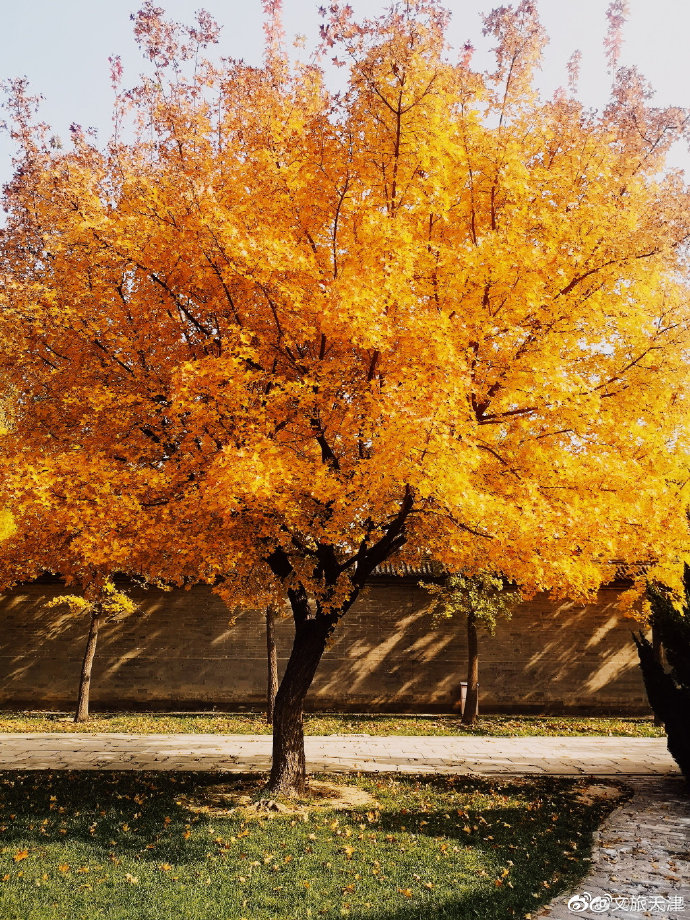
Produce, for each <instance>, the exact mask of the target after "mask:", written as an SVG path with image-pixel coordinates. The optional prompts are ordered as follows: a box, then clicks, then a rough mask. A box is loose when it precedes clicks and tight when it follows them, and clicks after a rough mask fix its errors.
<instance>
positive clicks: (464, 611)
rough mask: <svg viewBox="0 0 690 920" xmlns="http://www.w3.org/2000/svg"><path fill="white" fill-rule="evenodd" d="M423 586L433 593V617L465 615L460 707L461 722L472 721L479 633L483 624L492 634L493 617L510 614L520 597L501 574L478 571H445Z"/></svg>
mask: <svg viewBox="0 0 690 920" xmlns="http://www.w3.org/2000/svg"><path fill="white" fill-rule="evenodd" d="M423 587H424V588H425V589H426V590H427V591H428V592H429V593H430V594H431V595H432V597H433V599H434V600H433V605H432V611H433V615H434V618H435V619H439V618H448V617H465V618H466V621H467V692H466V694H465V701H464V705H463V707H462V723H463V725H472V724H473V723H474V721H475V720H476V717H477V702H478V696H479V635H478V630H479V628H480V627H484V628H485V629H487V630H488V631H489V633H490V634H491V635H492V636H493V634H494V632H495V630H496V621H497V620H498V619H500V618H501V617H504V618H507V617H510V616H511V614H512V612H513V608H514V607H515V605H516V604H518V603H519V602H520V600H521V595H520V592H519V591H518V590H516V589H515V588H510V587H506V585H505V582H504V579H503V578H502V577H501V576H500V575H495V574H493V573H491V572H478V573H477V574H476V575H464V574H462V573H457V574H454V575H446V576H445V577H444V579H443V582H442V583H441V584H427V583H424V584H423Z"/></svg>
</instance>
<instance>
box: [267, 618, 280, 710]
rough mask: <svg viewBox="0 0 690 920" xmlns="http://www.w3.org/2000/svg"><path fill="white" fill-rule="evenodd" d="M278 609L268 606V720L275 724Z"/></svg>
mask: <svg viewBox="0 0 690 920" xmlns="http://www.w3.org/2000/svg"><path fill="white" fill-rule="evenodd" d="M275 623H276V609H275V607H274V606H273V605H272V604H269V605H268V607H266V665H267V669H268V675H267V683H266V722H267V723H268V724H269V725H273V709H274V707H275V701H276V693H277V692H278V655H277V653H276V633H275Z"/></svg>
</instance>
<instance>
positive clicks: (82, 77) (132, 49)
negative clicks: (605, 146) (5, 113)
mask: <svg viewBox="0 0 690 920" xmlns="http://www.w3.org/2000/svg"><path fill="white" fill-rule="evenodd" d="M349 2H350V4H351V6H353V8H354V10H355V13H356V14H358V15H364V16H371V15H376V14H377V13H380V12H381V11H382V10H383V9H385V7H386V6H387V5H388V3H387V2H386V0H349ZM504 2H506V0H504ZM608 2H609V0H541V2H539V3H538V6H539V10H540V14H541V18H542V21H543V23H544V25H545V27H546V30H547V32H548V34H549V36H550V39H551V41H550V44H549V46H548V48H547V50H546V55H545V60H544V65H543V69H542V73H541V75H540V83H541V87H542V88H543V90H544V91H545V92H550V91H553V90H554V89H555V88H557V87H558V86H560V85H563V84H565V82H566V69H565V64H566V61H567V60H568V58H569V57H570V55H571V54H572V53H573V51H575V50H576V49H579V50H580V51H581V52H582V66H581V83H580V86H581V98H582V99H583V101H584V102H585V103H586V104H587V105H589V106H592V107H601V106H603V105H604V104H605V102H606V99H607V87H608V85H609V77H608V75H607V73H606V65H605V59H604V54H603V38H604V35H605V32H606V16H605V13H606V8H607V6H608ZM323 3H326V4H327V0H283V10H284V21H285V29H286V33H287V36H288V39H290V40H291V39H292V38H293V37H294V36H295V35H298V34H302V35H305V36H306V37H307V40H308V41H310V40H312V39H314V38H315V37H316V36H317V34H318V26H319V22H320V18H319V15H318V12H317V10H318V7H319V6H320V5H321V4H323ZM157 5H159V6H162V7H163V8H164V9H165V10H166V11H167V12H168V14H169V15H170V16H171V17H172V18H174V19H177V20H179V21H183V22H189V23H191V22H192V21H193V18H194V11H195V10H196V9H198V8H199V6H203V7H204V8H205V9H207V10H208V11H209V12H210V13H211V14H212V15H213V16H214V17H215V18H216V19H217V21H218V22H219V23H220V24H221V25H222V26H223V31H222V33H221V45H220V53H222V54H223V55H227V56H230V57H238V58H244V59H245V60H246V61H248V62H250V63H258V62H259V61H260V59H261V44H262V28H261V23H262V19H261V3H260V0H205V2H204V0H157ZM445 5H446V7H447V8H448V9H450V10H451V12H452V22H451V28H450V38H451V41H452V42H453V43H454V44H455V45H457V46H460V45H462V44H463V43H464V42H465V41H466V40H468V39H469V40H470V41H471V42H472V44H473V45H474V46H475V48H476V49H477V54H476V56H475V65H476V64H477V63H479V64H481V65H484V64H487V65H488V63H489V62H490V57H489V56H488V49H489V47H490V44H489V43H488V42H487V40H486V39H483V38H482V35H481V27H482V21H481V14H482V13H487V12H488V11H489V10H491V9H492V8H493V7H494V6H496V5H498V2H497V0H446V4H445ZM2 7H4V8H3V9H2V29H1V30H0V79H3V80H4V79H9V78H13V77H24V76H25V77H27V78H28V79H29V83H30V86H31V89H32V92H34V93H37V94H41V95H42V96H43V97H44V100H45V101H44V104H43V107H42V110H41V115H42V118H43V120H45V121H47V122H48V123H49V124H50V125H51V126H52V127H53V130H54V132H55V134H57V135H58V136H60V137H63V138H64V137H66V136H67V135H68V127H69V125H70V124H71V123H72V122H76V123H78V124H81V125H83V126H84V127H95V128H97V129H98V130H99V134H100V136H101V137H102V138H103V139H105V138H107V136H108V134H109V128H110V111H111V101H112V91H111V87H110V79H109V65H108V57H109V55H112V54H119V55H121V57H122V61H123V64H124V68H125V78H124V83H125V85H128V84H133V83H134V82H135V81H136V76H137V75H138V74H139V73H140V72H141V70H142V67H143V64H142V62H141V59H140V57H139V55H138V51H137V49H136V45H135V43H134V40H133V38H132V30H131V25H132V24H131V22H130V19H129V17H130V13H132V12H133V11H134V10H136V8H137V0H60V2H58V0H23V2H12V0H1V6H0V8H2ZM629 8H630V12H629V17H628V22H627V25H626V28H625V32H624V45H623V50H622V55H621V64H624V65H629V64H635V65H636V66H638V67H639V69H640V70H641V71H642V73H643V74H644V75H645V76H646V77H647V79H648V80H649V81H650V83H651V84H652V86H653V87H654V88H655V89H656V91H657V95H656V97H655V99H656V100H657V101H658V103H659V104H676V105H687V106H690V55H689V54H688V49H687V36H688V34H689V33H690V2H688V0H629ZM11 149H12V148H11V146H10V144H9V142H8V140H7V138H6V137H5V136H2V137H0V182H4V181H6V180H7V179H8V178H9V176H10V174H11V165H10V158H11ZM672 159H673V163H672V165H676V166H682V167H684V168H687V170H688V174H690V156H689V155H688V153H687V151H685V150H680V149H676V150H674V152H673V158H672Z"/></svg>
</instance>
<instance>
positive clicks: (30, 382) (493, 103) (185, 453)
mask: <svg viewBox="0 0 690 920" xmlns="http://www.w3.org/2000/svg"><path fill="white" fill-rule="evenodd" d="M269 6H273V7H274V8H275V6H276V4H272V5H271V4H269ZM446 21H447V15H446V13H445V12H444V11H443V10H442V9H441V8H440V6H438V5H437V4H436V3H435V2H430V0H417V2H414V3H408V4H402V5H397V6H394V7H392V8H391V10H390V11H389V12H388V13H387V14H386V15H385V16H383V17H382V18H380V19H378V20H375V21H370V22H365V23H357V22H355V21H354V20H353V18H352V16H351V14H350V12H349V10H348V8H347V7H340V6H337V5H336V6H334V7H332V9H331V12H330V13H329V14H328V16H327V21H325V23H324V26H323V28H322V35H323V46H324V49H328V53H330V51H331V50H333V49H335V53H336V57H337V59H338V61H339V62H340V63H342V64H344V65H345V67H346V68H347V86H346V88H345V89H344V90H343V91H342V92H340V93H338V94H333V93H331V92H329V91H328V89H327V87H326V83H325V80H324V74H323V64H322V63H319V62H318V61H317V62H316V63H313V62H312V63H310V64H301V65H300V64H298V65H296V66H291V65H290V63H289V61H288V58H287V56H286V53H285V52H284V50H283V47H282V44H281V42H280V30H279V21H278V20H277V17H276V12H275V9H274V15H273V18H272V19H271V18H270V17H269V21H268V30H267V31H268V38H267V51H266V59H265V62H264V65H263V66H261V67H253V66H249V65H247V64H245V63H243V62H241V61H224V62H223V63H222V64H220V65H217V64H212V63H210V62H208V61H205V60H204V56H203V49H204V47H205V46H206V45H207V44H208V43H209V42H212V41H215V40H216V38H217V32H218V30H217V28H216V26H215V24H214V23H213V22H212V21H211V20H210V17H208V15H207V14H203V13H202V14H200V17H199V21H198V23H197V24H196V26H195V27H193V28H187V29H185V28H182V27H176V26H174V25H173V24H170V23H168V22H167V21H166V20H165V19H164V17H163V14H162V11H161V10H159V9H157V8H155V7H154V6H153V5H152V4H151V3H147V4H145V5H144V7H143V8H142V10H141V11H140V12H139V13H138V14H137V15H136V17H135V33H136V35H137V38H138V41H139V43H140V45H141V48H142V51H143V53H144V55H145V57H147V58H148V59H149V60H150V61H151V62H152V63H153V73H152V75H150V76H149V77H146V78H142V80H141V82H140V84H139V85H138V86H136V87H135V88H134V89H129V90H125V89H123V88H122V87H121V85H120V82H121V79H122V78H121V72H120V71H121V68H120V67H119V64H118V62H117V60H114V61H113V78H114V81H115V83H116V85H117V98H116V102H115V119H114V123H115V132H114V135H113V137H112V138H111V140H110V141H109V142H108V143H107V144H99V142H98V140H97V138H95V137H93V136H91V135H90V134H89V132H87V131H84V130H83V129H81V128H80V127H79V126H76V125H75V126H73V128H72V131H71V134H72V138H71V144H70V146H69V148H68V149H66V150H65V149H62V148H61V147H60V146H59V145H58V144H57V143H56V141H55V139H54V138H51V136H50V132H49V129H48V128H47V127H46V126H44V125H42V124H40V122H38V123H37V122H36V120H35V119H34V117H33V115H32V102H31V99H30V98H29V96H28V93H27V90H26V88H25V87H24V86H23V85H22V84H21V83H15V84H14V85H13V87H12V92H11V94H10V96H9V107H10V109H11V114H12V116H13V123H12V131H13V134H14V137H15V139H16V140H17V142H18V145H19V147H18V153H17V158H16V170H15V175H14V179H13V180H12V182H11V183H10V184H9V186H8V187H7V189H6V191H5V207H6V210H7V225H6V227H5V229H4V231H3V235H2V288H1V296H2V320H1V321H2V352H3V355H2V359H3V360H2V365H3V377H4V379H5V381H6V382H7V383H8V385H11V386H12V387H13V388H14V391H15V392H16V393H18V394H20V395H19V397H18V399H17V401H16V407H15V414H14V419H13V424H12V426H11V428H10V430H9V431H8V432H7V433H6V434H5V435H4V436H3V438H2V451H3V456H4V457H5V458H6V463H8V464H9V466H10V467H11V469H10V471H9V473H8V478H7V486H6V490H7V491H8V492H9V499H10V500H11V507H12V508H13V510H14V511H16V520H17V526H18V531H19V533H20V534H21V533H22V526H23V525H22V521H23V522H24V534H25V535H26V525H27V522H29V523H30V521H31V520H32V515H33V514H34V513H37V509H38V507H39V506H41V505H42V507H43V508H50V515H51V519H52V520H53V521H54V524H55V531H56V533H57V531H58V530H59V531H60V532H61V533H62V534H63V535H66V538H67V539H69V541H70V543H71V544H72V545H75V544H76V545H77V546H78V547H83V550H84V553H86V554H87V555H88V556H89V557H97V558H98V560H100V561H101V562H103V563H104V564H106V563H107V565H108V566H110V567H112V568H114V569H117V568H122V569H127V568H129V567H132V566H134V567H135V568H137V569H139V570H141V571H142V572H147V573H156V574H160V573H162V574H164V575H165V577H168V578H172V579H175V578H181V577H183V576H188V577H191V578H194V579H198V578H202V579H208V580H216V579H217V577H218V576H220V577H221V578H223V579H232V591H233V592H235V593H236V592H238V591H239V592H240V594H241V595H242V596H247V597H250V596H252V597H253V596H254V595H255V594H256V592H257V591H258V590H259V589H260V586H270V585H271V584H272V583H273V582H274V581H275V577H276V572H275V568H276V566H275V565H274V566H273V567H271V566H270V565H269V564H268V563H267V561H266V560H267V559H269V558H270V557H271V554H272V553H275V552H276V551H277V550H280V551H281V553H282V554H283V556H284V557H286V558H283V559H282V560H281V564H282V565H283V568H286V567H287V566H289V567H290V568H291V569H292V570H294V572H295V573H296V574H297V576H298V578H299V579H300V580H301V581H302V582H303V583H304V584H307V583H309V585H310V587H311V588H317V589H318V586H319V584H320V579H322V578H323V575H324V565H326V566H327V565H329V564H330V563H329V560H328V559H327V556H328V555H329V553H330V554H333V555H334V556H335V557H337V563H336V564H337V565H338V566H339V568H340V569H342V574H343V575H347V576H348V577H351V576H354V577H355V578H357V573H358V571H359V573H360V576H362V575H363V574H364V573H365V572H366V570H367V569H368V568H370V565H369V563H371V562H375V561H378V556H379V555H382V554H388V553H389V552H390V551H392V550H394V549H400V548H401V546H402V544H403V540H404V541H405V547H406V549H405V550H403V551H408V552H411V553H417V552H419V551H420V550H422V549H423V550H424V551H428V552H430V553H432V554H433V555H434V556H435V557H437V558H439V559H441V560H442V561H444V562H445V563H446V564H447V565H448V566H449V568H452V569H454V570H460V569H463V570H468V569H469V570H471V569H472V568H473V567H478V566H479V563H480V562H481V567H482V568H493V569H495V570H496V571H502V572H504V573H505V575H506V576H507V577H509V578H511V579H513V580H515V581H516V582H518V583H520V584H521V585H523V586H525V587H527V588H529V587H533V588H552V587H553V588H558V589H562V590H567V591H575V592H578V593H579V592H582V591H587V590H592V588H593V587H595V585H596V584H597V583H598V582H599V581H600V580H601V579H602V578H606V577H608V576H609V574H610V571H611V564H612V561H617V562H618V561H621V560H622V561H624V562H626V561H631V560H635V561H639V560H641V559H644V560H649V559H661V558H663V557H664V556H665V555H666V552H667V547H669V546H671V545H674V537H675V536H677V535H678V534H679V532H680V531H679V528H680V529H684V522H681V521H680V517H681V516H682V515H679V514H678V510H677V509H678V508H680V504H681V503H680V502H677V501H671V502H669V503H666V502H664V501H659V496H660V494H662V493H665V492H667V491H668V490H669V489H672V488H673V487H674V484H677V485H678V486H680V484H681V483H682V482H683V481H684V480H683V476H684V472H683V471H681V470H679V469H678V465H679V457H680V459H681V466H683V465H684V463H685V446H686V433H687V419H686V417H687V396H686V386H685V380H686V376H687V375H686V366H685V360H686V353H685V348H686V342H687V325H688V305H687V287H686V267H687V266H686V239H687V234H688V213H689V209H688V194H687V190H686V188H685V186H684V185H683V183H682V181H681V177H680V176H679V175H677V174H674V173H669V174H664V173H663V172H662V168H663V164H664V156H665V153H666V151H667V150H668V148H669V147H670V145H671V144H672V143H673V142H674V140H676V139H677V138H678V137H679V136H681V135H683V133H684V131H685V126H686V120H687V115H686V113H685V111H682V110H680V109H675V108H673V109H668V108H666V109H656V108H653V107H652V106H651V103H650V94H649V92H648V90H647V88H646V87H645V85H644V83H643V82H642V80H641V78H640V77H639V75H638V74H637V73H636V72H635V71H633V70H629V69H622V70H618V71H617V73H616V76H615V78H614V80H613V86H612V96H611V102H610V104H609V105H608V106H607V108H606V109H605V110H604V111H603V112H600V113H597V112H590V111H587V110H586V109H584V108H583V106H582V104H581V103H580V102H578V101H577V99H576V97H575V95H574V94H573V92H571V91H567V92H566V91H560V92H559V93H557V94H556V95H555V96H554V97H553V98H550V99H546V100H542V99H540V98H539V97H538V95H537V93H536V91H535V90H534V87H533V75H534V70H535V68H536V67H537V66H538V63H539V55H540V52H541V49H542V46H543V44H544V41H545V36H544V34H543V31H542V29H541V26H540V25H539V22H538V19H537V14H536V11H535V8H534V5H533V4H532V3H530V2H522V3H521V4H520V5H519V6H518V7H517V8H516V9H511V8H501V9H500V10H497V11H495V12H494V13H493V14H491V15H490V16H489V17H488V18H487V19H486V24H485V31H487V32H488V33H490V34H491V35H492V36H494V37H495V40H496V65H495V70H494V71H493V72H490V73H481V72H477V71H475V70H473V69H472V64H471V59H469V52H468V51H467V50H466V51H465V52H464V53H463V54H462V55H460V57H459V58H458V57H456V56H454V55H453V54H451V53H450V52H449V50H448V49H447V47H446V44H445V40H444V29H445V26H446ZM191 63H194V65H195V66H193V67H192V66H191ZM181 533H184V540H182V541H181V540H180V539H179V535H180V534H181ZM59 542H60V541H58V542H57V544H56V545H58V546H59ZM62 542H64V540H63V541H62ZM173 544H174V545H173ZM377 545H378V546H379V548H380V552H379V553H376V552H374V547H375V546H377ZM676 548H677V547H675V545H674V549H676ZM372 553H373V555H372ZM375 557H376V558H375ZM332 561H333V560H331V562H332ZM315 562H316V568H315ZM272 569H273V570H272ZM315 572H316V574H315ZM284 574H285V572H284V571H282V570H281V575H284ZM245 588H246V589H247V590H245Z"/></svg>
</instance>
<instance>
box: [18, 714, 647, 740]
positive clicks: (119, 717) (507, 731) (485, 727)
mask: <svg viewBox="0 0 690 920" xmlns="http://www.w3.org/2000/svg"><path fill="white" fill-rule="evenodd" d="M71 731H79V732H84V731H86V732H135V733H137V734H158V733H172V734H177V733H180V732H201V733H210V734H259V735H264V734H269V733H270V727H269V726H268V725H266V722H265V720H264V717H263V715H261V714H257V713H203V714H197V713H193V714H192V713H190V714H185V715H178V714H174V715H169V714H167V713H102V714H101V713H97V714H96V715H94V716H93V717H92V718H91V719H90V721H89V722H86V723H83V722H82V723H80V724H78V725H76V724H75V723H74V722H73V721H72V717H71V714H70V713H66V712H61V713H26V712H4V713H3V712H0V732H71ZM305 732H306V733H307V734H308V735H333V734H361V733H364V734H370V735H494V736H497V737H515V736H520V735H620V736H625V737H641V738H661V737H663V735H664V730H663V728H660V727H657V726H655V725H654V723H653V722H652V720H651V718H637V719H635V718H615V717H603V718H586V717H578V716H484V717H482V718H481V719H480V720H479V722H477V724H476V726H474V727H473V728H470V729H467V728H464V727H463V726H462V725H461V724H460V719H459V717H458V716H452V715H439V716H414V715H348V714H347V713H315V714H311V715H307V716H306V717H305Z"/></svg>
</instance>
